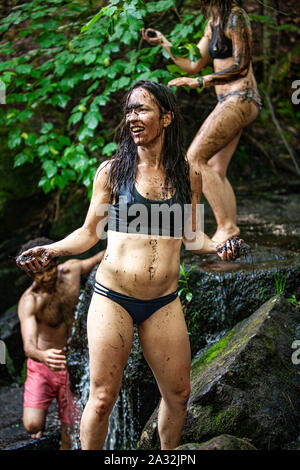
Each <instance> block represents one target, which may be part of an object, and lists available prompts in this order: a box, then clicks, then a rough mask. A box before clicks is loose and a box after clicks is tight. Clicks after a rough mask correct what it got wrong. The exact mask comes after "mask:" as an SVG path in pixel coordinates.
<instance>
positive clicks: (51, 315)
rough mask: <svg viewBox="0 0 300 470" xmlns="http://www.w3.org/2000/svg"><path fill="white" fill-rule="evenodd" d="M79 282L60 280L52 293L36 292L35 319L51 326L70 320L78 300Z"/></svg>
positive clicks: (55, 326)
mask: <svg viewBox="0 0 300 470" xmlns="http://www.w3.org/2000/svg"><path fill="white" fill-rule="evenodd" d="M78 295H79V284H78V285H77V283H74V282H73V283H72V282H68V280H65V281H64V282H60V283H59V285H58V286H57V287H56V289H55V290H54V291H53V292H52V293H38V294H37V295H36V319H37V322H38V323H44V324H46V325H47V326H50V327H52V328H57V327H58V326H59V325H61V324H62V323H66V324H68V323H69V322H71V321H72V318H73V314H74V310H75V307H76V304H77V301H78Z"/></svg>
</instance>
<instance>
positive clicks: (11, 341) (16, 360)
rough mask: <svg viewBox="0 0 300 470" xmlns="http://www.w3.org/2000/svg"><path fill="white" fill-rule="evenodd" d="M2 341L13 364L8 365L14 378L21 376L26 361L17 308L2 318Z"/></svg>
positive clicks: (0, 329) (0, 327)
mask: <svg viewBox="0 0 300 470" xmlns="http://www.w3.org/2000/svg"><path fill="white" fill-rule="evenodd" d="M0 339H1V340H2V341H3V342H4V343H5V346H6V348H7V351H8V354H9V358H10V360H11V364H6V365H7V366H9V367H8V370H9V373H10V375H11V377H12V378H16V377H17V376H19V375H20V374H21V371H22V367H23V365H24V361H25V359H26V358H25V354H24V351H23V341H22V337H21V329H20V322H19V317H18V311H17V306H14V307H12V308H10V309H8V310H7V311H6V312H5V313H4V314H3V315H1V317H0Z"/></svg>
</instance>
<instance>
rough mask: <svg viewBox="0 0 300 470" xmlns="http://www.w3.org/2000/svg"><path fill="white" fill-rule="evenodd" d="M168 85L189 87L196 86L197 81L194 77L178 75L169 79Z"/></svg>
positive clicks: (197, 84) (197, 85)
mask: <svg viewBox="0 0 300 470" xmlns="http://www.w3.org/2000/svg"><path fill="white" fill-rule="evenodd" d="M168 86H188V87H189V88H198V87H199V83H198V81H197V79H196V78H189V77H179V78H174V80H171V81H170V82H169V83H168Z"/></svg>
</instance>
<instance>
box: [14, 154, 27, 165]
mask: <svg viewBox="0 0 300 470" xmlns="http://www.w3.org/2000/svg"><path fill="white" fill-rule="evenodd" d="M28 160H29V157H28V155H27V154H26V153H24V152H21V153H18V154H17V155H16V156H15V161H14V168H17V167H19V166H21V165H23V164H24V163H26V162H28Z"/></svg>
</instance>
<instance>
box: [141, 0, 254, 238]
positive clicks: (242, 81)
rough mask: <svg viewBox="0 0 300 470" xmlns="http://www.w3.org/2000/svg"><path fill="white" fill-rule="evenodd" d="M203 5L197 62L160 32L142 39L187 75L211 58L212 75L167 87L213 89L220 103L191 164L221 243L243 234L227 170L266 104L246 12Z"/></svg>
mask: <svg viewBox="0 0 300 470" xmlns="http://www.w3.org/2000/svg"><path fill="white" fill-rule="evenodd" d="M199 3H200V6H201V9H202V10H203V11H204V13H205V14H206V17H207V18H208V23H207V25H206V28H205V31H204V35H203V37H202V39H201V40H200V41H199V43H198V45H197V46H198V48H199V50H200V54H201V58H200V59H199V60H198V61H197V62H193V61H191V60H189V59H187V58H183V57H175V56H174V55H173V54H172V52H171V49H170V48H171V47H172V44H171V43H170V42H169V41H168V40H167V39H166V38H165V36H164V35H163V34H162V33H161V32H159V31H156V30H153V29H150V28H149V29H146V30H145V29H143V30H142V36H143V38H144V39H145V40H146V41H148V42H149V43H150V44H161V46H162V47H163V48H164V49H165V50H166V51H167V52H168V54H169V55H170V57H171V59H172V60H173V61H174V62H175V64H176V65H178V66H179V67H180V68H181V69H182V70H184V71H185V72H187V73H188V74H189V75H196V74H198V73H199V72H200V71H201V70H202V69H203V68H204V67H205V66H206V65H207V63H208V62H209V61H210V60H211V59H213V66H214V73H212V74H211V75H205V76H199V77H197V78H188V77H181V78H176V79H174V80H171V81H170V82H169V86H188V87H189V88H201V89H203V88H205V87H210V86H214V87H215V90H216V94H217V97H218V104H217V105H216V107H215V108H214V110H213V111H212V112H211V114H210V115H209V116H208V117H207V119H206V120H205V121H204V123H203V124H202V126H201V127H200V129H199V131H198V132H197V134H196V136H195V138H194V140H193V142H192V143H191V145H190V147H189V149H188V160H189V162H190V163H191V164H192V165H193V167H194V168H195V169H198V170H199V171H200V172H201V174H202V179H203V193H204V195H205V196H206V199H207V200H208V202H209V204H210V206H211V208H212V210H213V212H214V215H215V218H216V222H217V230H216V233H215V234H214V236H213V237H212V240H213V241H215V242H217V243H222V242H224V241H225V240H226V239H228V238H229V237H231V236H233V235H238V234H239V233H240V231H239V228H238V226H237V221H236V199H235V194H234V191H233V189H232V186H231V184H230V183H229V181H228V179H227V177H226V172H227V168H228V165H229V163H230V160H231V158H232V155H233V153H234V152H235V150H236V148H237V145H238V142H239V139H240V137H241V134H242V129H243V128H244V127H245V126H247V125H248V124H250V123H251V122H252V121H253V120H254V119H255V118H256V117H257V115H258V112H259V109H260V108H261V105H262V102H261V98H260V95H259V93H258V90H257V83H256V80H255V77H254V75H253V70H252V64H251V47H252V34H251V27H250V23H249V19H248V16H247V14H246V12H245V11H244V10H243V9H242V8H239V7H237V6H236V5H234V2H233V1H232V0H200V1H199Z"/></svg>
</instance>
